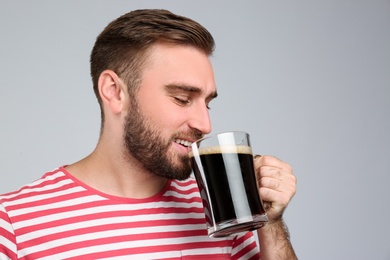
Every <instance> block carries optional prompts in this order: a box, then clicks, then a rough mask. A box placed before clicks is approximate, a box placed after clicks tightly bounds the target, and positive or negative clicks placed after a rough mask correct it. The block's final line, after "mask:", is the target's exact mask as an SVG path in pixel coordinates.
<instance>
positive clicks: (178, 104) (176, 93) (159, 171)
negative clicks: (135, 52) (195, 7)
mask: <svg viewBox="0 0 390 260" xmlns="http://www.w3.org/2000/svg"><path fill="white" fill-rule="evenodd" d="M215 97H216V88H215V82H214V75H213V70H212V66H211V63H210V61H209V59H208V57H207V56H206V55H205V54H203V53H202V52H200V51H198V50H197V49H195V48H192V47H185V46H172V45H165V44H158V45H156V46H154V47H153V49H152V53H151V56H150V58H149V62H148V66H147V68H146V69H145V71H144V73H143V78H142V82H141V85H140V88H139V90H138V92H137V94H136V97H130V100H131V102H130V106H129V111H128V114H127V116H126V119H125V126H124V127H125V129H124V141H125V146H126V148H127V151H128V153H129V154H130V155H131V156H132V157H133V158H135V159H137V160H138V161H139V162H140V163H141V164H142V165H143V166H144V168H145V169H147V170H148V171H150V172H152V173H154V174H156V175H159V176H162V177H165V178H169V179H180V180H183V179H186V178H188V177H189V175H190V174H191V164H190V161H189V159H188V151H189V149H190V148H189V146H190V144H191V143H192V142H194V141H195V140H197V139H199V138H201V137H202V136H203V135H204V134H207V133H209V132H210V131H211V123H210V118H209V113H208V105H209V103H210V101H211V100H212V99H213V98H215Z"/></svg>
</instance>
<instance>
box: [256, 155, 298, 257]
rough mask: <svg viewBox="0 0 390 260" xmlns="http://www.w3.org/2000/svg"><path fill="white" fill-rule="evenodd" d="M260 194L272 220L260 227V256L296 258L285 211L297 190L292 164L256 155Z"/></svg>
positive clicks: (258, 231)
mask: <svg viewBox="0 0 390 260" xmlns="http://www.w3.org/2000/svg"><path fill="white" fill-rule="evenodd" d="M255 169H256V175H257V176H256V177H257V182H258V186H259V192H260V197H261V199H262V200H263V201H264V207H265V210H266V211H267V216H268V219H269V223H268V224H267V225H266V226H264V227H263V228H260V229H258V230H257V234H258V236H259V242H260V250H261V259H263V260H267V259H272V260H287V259H288V260H290V259H291V260H293V259H297V256H296V255H295V252H294V249H293V247H292V245H291V243H290V237H289V233H288V230H287V226H286V225H285V224H284V221H283V219H282V216H283V212H284V210H285V208H286V207H287V205H288V203H289V202H290V200H291V199H292V197H293V196H294V194H295V192H296V178H295V176H294V175H293V173H292V169H291V167H290V165H288V164H287V163H285V162H283V161H281V160H279V159H277V158H275V157H272V156H262V157H260V156H255Z"/></svg>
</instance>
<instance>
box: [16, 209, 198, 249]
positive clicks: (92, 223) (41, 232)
mask: <svg viewBox="0 0 390 260" xmlns="http://www.w3.org/2000/svg"><path fill="white" fill-rule="evenodd" d="M187 218H193V219H203V218H204V215H203V214H197V213H185V214H177V213H172V214H152V215H138V216H120V217H113V218H102V219H93V220H89V221H83V222H77V223H72V224H68V225H61V226H56V227H53V228H46V229H38V230H36V231H33V232H29V233H26V234H24V235H20V236H18V241H19V242H20V243H22V242H25V241H28V240H29V239H31V238H39V237H42V236H46V235H50V234H56V233H60V232H64V231H71V230H77V229H80V228H93V227H96V226H103V225H107V224H120V223H132V222H139V221H153V220H170V219H172V220H175V219H187ZM198 225H200V224H198ZM194 226H195V225H194ZM201 226H202V228H201V229H206V227H205V225H204V224H201ZM172 227H179V229H177V230H181V227H182V226H181V225H179V226H178V225H175V226H170V228H172ZM147 228H148V227H143V228H142V229H141V230H140V233H139V234H143V233H145V229H147ZM150 228H154V227H153V226H152V227H150ZM133 229H134V231H132V232H131V233H132V234H133V233H134V234H138V233H137V232H138V228H133ZM142 230H143V231H142ZM175 231H176V230H175ZM154 232H155V231H154ZM127 234H130V233H127ZM95 238H96V237H95Z"/></svg>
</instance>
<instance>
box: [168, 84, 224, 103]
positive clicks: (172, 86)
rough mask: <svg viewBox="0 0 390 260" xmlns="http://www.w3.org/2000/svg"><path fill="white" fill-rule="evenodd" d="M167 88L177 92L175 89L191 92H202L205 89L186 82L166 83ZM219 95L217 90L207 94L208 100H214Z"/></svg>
mask: <svg viewBox="0 0 390 260" xmlns="http://www.w3.org/2000/svg"><path fill="white" fill-rule="evenodd" d="M165 88H166V89H167V90H168V91H169V92H175V91H184V92H189V93H195V94H202V93H203V90H202V89H201V88H198V87H194V86H189V85H186V84H168V85H165ZM217 96H218V93H217V91H214V92H212V93H211V94H210V95H208V96H207V100H212V99H214V98H216V97H217Z"/></svg>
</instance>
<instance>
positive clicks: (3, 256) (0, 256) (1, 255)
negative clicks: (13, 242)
mask: <svg viewBox="0 0 390 260" xmlns="http://www.w3.org/2000/svg"><path fill="white" fill-rule="evenodd" d="M0 259H1V260H11V258H9V257H8V256H6V255H5V254H3V253H2V252H0Z"/></svg>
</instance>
